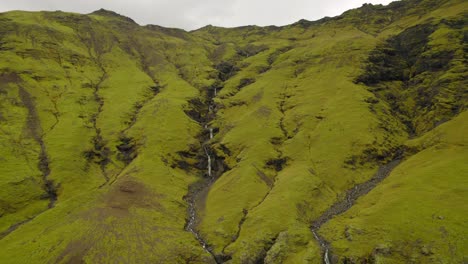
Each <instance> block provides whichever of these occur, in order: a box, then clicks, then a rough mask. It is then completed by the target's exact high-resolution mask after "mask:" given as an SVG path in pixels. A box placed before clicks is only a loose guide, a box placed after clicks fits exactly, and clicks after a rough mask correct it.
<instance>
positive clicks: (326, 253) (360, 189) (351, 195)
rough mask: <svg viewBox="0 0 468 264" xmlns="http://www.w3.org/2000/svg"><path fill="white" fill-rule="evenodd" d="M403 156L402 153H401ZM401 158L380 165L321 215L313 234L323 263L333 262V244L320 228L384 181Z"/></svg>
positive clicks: (313, 224) (315, 224) (312, 228)
mask: <svg viewBox="0 0 468 264" xmlns="http://www.w3.org/2000/svg"><path fill="white" fill-rule="evenodd" d="M399 156H401V155H399ZM400 162H401V158H400V157H398V158H396V159H394V160H393V161H391V162H389V163H387V164H385V165H382V166H380V167H379V169H378V171H377V172H376V173H375V174H374V176H373V177H372V178H371V179H370V180H368V181H366V182H363V183H360V184H358V185H356V186H354V187H353V188H351V189H349V190H348V191H346V195H345V197H344V199H342V200H339V201H337V202H336V203H334V204H333V205H332V206H330V207H329V208H328V209H327V210H326V211H325V212H323V214H322V215H320V216H319V217H318V218H317V219H316V220H315V221H314V222H313V223H312V226H311V231H312V234H313V235H314V237H315V240H317V242H318V243H319V245H320V248H321V249H322V254H323V263H324V264H331V263H332V261H333V259H332V258H331V257H330V255H331V253H330V252H331V251H332V250H331V245H330V243H329V242H328V241H327V240H325V238H323V237H322V236H321V235H319V234H318V230H319V229H320V227H321V226H322V225H323V224H325V223H327V222H328V221H329V220H330V219H332V218H333V217H335V216H337V215H340V214H342V213H344V212H346V211H348V210H349V209H350V208H351V207H352V206H353V205H354V203H355V202H356V200H357V199H358V198H359V197H361V196H364V195H366V194H367V193H369V192H370V191H371V190H372V189H374V188H375V187H376V186H377V185H378V184H379V183H380V182H381V181H383V180H384V179H385V178H386V177H387V176H388V175H389V174H390V173H391V172H392V170H393V169H394V168H395V167H396V166H398V164H400Z"/></svg>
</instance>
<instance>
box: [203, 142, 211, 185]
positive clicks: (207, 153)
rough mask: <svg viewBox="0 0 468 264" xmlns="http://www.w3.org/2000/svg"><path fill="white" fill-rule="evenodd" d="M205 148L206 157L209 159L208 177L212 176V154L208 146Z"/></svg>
mask: <svg viewBox="0 0 468 264" xmlns="http://www.w3.org/2000/svg"><path fill="white" fill-rule="evenodd" d="M204 148H205V154H206V159H207V161H208V166H207V169H208V177H210V178H211V156H210V153H209V152H208V149H207V148H206V147H204Z"/></svg>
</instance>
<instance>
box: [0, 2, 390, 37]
mask: <svg viewBox="0 0 468 264" xmlns="http://www.w3.org/2000/svg"><path fill="white" fill-rule="evenodd" d="M390 2H392V0H283V1H278V0H228V1H223V0H80V1H74V0H71V1H69V0H0V12H5V11H10V10H29V11H38V10H62V11H69V12H77V13H90V12H92V11H95V10H97V9H100V8H105V9H109V10H112V11H115V12H117V13H119V14H122V15H125V16H128V17H130V18H132V19H133V20H135V21H136V22H138V23H139V24H141V25H146V24H155V25H161V26H165V27H178V28H184V29H187V30H192V29H197V28H200V27H203V26H205V25H208V24H211V25H215V26H224V27H233V26H244V25H259V26H266V25H278V26H280V25H286V24H291V23H294V22H296V21H298V20H299V19H302V18H304V19H307V20H317V19H320V18H322V17H324V16H336V15H340V14H341V13H343V12H344V11H346V10H348V9H351V8H356V7H360V6H361V5H362V4H363V3H372V4H388V3H390Z"/></svg>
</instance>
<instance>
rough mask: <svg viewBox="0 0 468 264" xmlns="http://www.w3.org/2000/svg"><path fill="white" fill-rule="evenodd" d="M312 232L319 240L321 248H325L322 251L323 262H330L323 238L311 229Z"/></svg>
mask: <svg viewBox="0 0 468 264" xmlns="http://www.w3.org/2000/svg"><path fill="white" fill-rule="evenodd" d="M312 234H314V237H315V239H316V240H317V241H318V242H319V244H320V247H321V248H322V250H323V249H325V252H324V253H323V262H324V263H325V264H330V263H331V262H330V258H329V257H328V248H327V247H326V245H325V243H324V242H323V240H322V239H321V238H320V237H319V236H318V235H317V233H316V232H315V231H314V230H312Z"/></svg>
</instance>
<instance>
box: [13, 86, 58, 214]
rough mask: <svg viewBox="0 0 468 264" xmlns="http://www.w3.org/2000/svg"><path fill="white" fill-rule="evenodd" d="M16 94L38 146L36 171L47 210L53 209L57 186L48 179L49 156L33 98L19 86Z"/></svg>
mask: <svg viewBox="0 0 468 264" xmlns="http://www.w3.org/2000/svg"><path fill="white" fill-rule="evenodd" d="M18 87H19V89H18V92H19V96H20V99H21V101H22V103H23V105H24V106H25V107H26V108H27V109H28V118H27V127H28V130H29V132H30V133H31V136H32V138H33V139H34V140H35V141H36V142H37V143H38V144H39V146H40V151H39V162H38V165H37V166H38V169H39V170H40V171H41V173H42V181H43V184H44V190H45V192H46V195H45V198H48V199H49V205H48V207H49V208H53V207H54V205H55V202H56V201H57V186H56V185H54V183H53V181H52V180H50V179H49V175H50V166H49V156H48V154H47V149H46V145H45V143H44V134H43V131H42V127H41V124H40V120H39V115H38V113H37V110H36V107H35V105H34V101H33V98H32V97H31V95H30V94H29V92H28V91H26V89H24V88H23V87H22V86H21V85H20V86H18Z"/></svg>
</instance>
